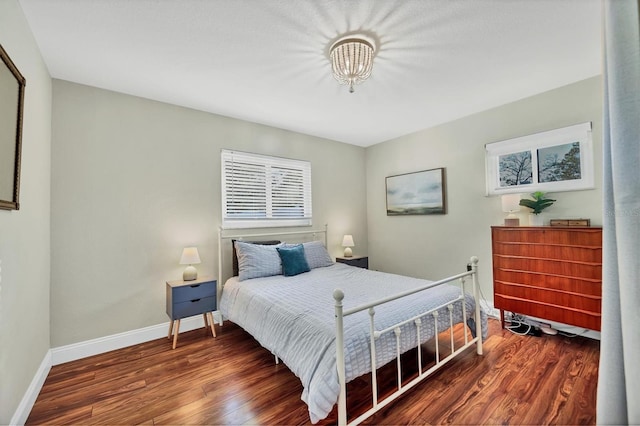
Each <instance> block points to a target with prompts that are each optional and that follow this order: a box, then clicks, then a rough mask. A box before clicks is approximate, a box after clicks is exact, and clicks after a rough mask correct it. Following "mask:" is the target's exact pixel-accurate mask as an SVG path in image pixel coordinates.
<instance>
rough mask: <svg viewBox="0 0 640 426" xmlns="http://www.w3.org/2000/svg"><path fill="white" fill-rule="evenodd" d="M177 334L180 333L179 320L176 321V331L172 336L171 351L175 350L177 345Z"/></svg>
mask: <svg viewBox="0 0 640 426" xmlns="http://www.w3.org/2000/svg"><path fill="white" fill-rule="evenodd" d="M178 333H180V320H177V321H176V330H175V332H174V334H173V349H175V348H176V343H178Z"/></svg>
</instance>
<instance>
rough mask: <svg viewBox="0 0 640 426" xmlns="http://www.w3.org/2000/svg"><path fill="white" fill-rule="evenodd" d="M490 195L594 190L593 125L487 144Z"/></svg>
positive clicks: (587, 124)
mask: <svg viewBox="0 0 640 426" xmlns="http://www.w3.org/2000/svg"><path fill="white" fill-rule="evenodd" d="M485 158H486V173H487V180H486V182H487V195H496V194H507V193H516V192H535V191H542V192H559V191H575V190H579V189H591V188H593V187H594V181H593V147H592V142H591V123H590V122H587V123H582V124H576V125H574V126H569V127H563V128H561V129H557V130H550V131H547V132H542V133H536V134H534V135H529V136H523V137H519V138H515V139H509V140H506V141H501V142H495V143H490V144H487V145H485Z"/></svg>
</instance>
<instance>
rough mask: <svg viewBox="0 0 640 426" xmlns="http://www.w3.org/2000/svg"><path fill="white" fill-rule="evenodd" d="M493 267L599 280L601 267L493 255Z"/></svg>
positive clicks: (584, 263)
mask: <svg viewBox="0 0 640 426" xmlns="http://www.w3.org/2000/svg"><path fill="white" fill-rule="evenodd" d="M494 265H495V266H496V268H501V269H508V270H514V271H526V272H530V273H544V274H550V275H559V276H565V277H573V278H593V279H599V278H600V277H602V265H601V264H600V263H589V262H575V261H565V260H559V259H558V260H551V259H534V258H528V257H517V256H501V255H494Z"/></svg>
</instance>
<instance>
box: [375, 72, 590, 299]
mask: <svg viewBox="0 0 640 426" xmlns="http://www.w3.org/2000/svg"><path fill="white" fill-rule="evenodd" d="M601 84H602V79H601V77H594V78H591V79H588V80H584V81H581V82H578V83H575V84H572V85H569V86H566V87H562V88H558V89H556V90H552V91H549V92H546V93H542V94H540V95H537V96H533V97H530V98H527V99H523V100H520V101H518V102H514V103H511V104H507V105H504V106H501V107H498V108H494V109H491V110H488V111H484V112H481V113H478V114H475V115H472V116H469V117H465V118H462V119H459V120H456V121H453V122H450V123H446V124H443V125H440V126H437V127H434V128H431V129H427V130H423V131H420V132H417V133H413V134H411V135H407V136H404V137H400V138H397V139H394V140H392V141H388V142H384V143H381V144H378V145H375V146H372V147H369V148H367V150H366V154H367V161H366V169H367V218H368V223H369V225H368V238H369V241H368V243H369V255H370V259H369V260H370V265H371V267H372V268H374V269H380V270H384V271H388V272H395V273H401V274H406V275H411V276H417V277H423V278H431V279H438V278H443V277H445V276H448V275H452V274H454V273H457V272H459V271H462V270H463V268H464V265H465V264H466V263H467V262H468V259H469V257H470V256H472V255H475V256H478V257H479V258H480V264H479V268H480V274H479V277H480V281H481V287H482V290H483V293H484V296H485V297H486V298H487V299H488V300H489V302H490V303H491V304H492V303H493V283H492V272H491V268H492V263H491V262H492V260H491V234H490V227H491V226H492V225H501V224H502V223H503V219H504V216H505V214H504V213H502V209H501V203H500V198H499V197H486V196H485V169H484V145H485V144H487V143H491V142H497V141H501V140H505V139H510V138H514V137H518V136H524V135H529V134H533V133H537V132H541V131H545V130H552V129H556V128H560V127H564V126H568V125H572V124H577V123H582V122H586V121H592V122H593V147H594V158H595V182H596V188H595V189H593V190H585V191H574V192H559V193H554V194H550V195H553V197H552V198H556V199H557V202H556V203H555V204H554V205H553V206H551V207H549V208H548V209H547V210H545V215H546V216H547V222H548V218H590V219H591V220H592V225H601V224H602V188H601V181H602V166H601V163H602V90H601ZM438 167H445V168H446V179H447V200H448V213H447V214H446V215H434V216H411V217H406V216H387V215H386V205H385V202H386V201H385V177H386V176H391V175H397V174H402V173H409V172H415V171H419V170H427V169H432V168H438ZM523 210H524V208H523ZM521 216H522V217H521V223H522V224H527V223H528V222H527V220H528V219H527V217H526V215H525V214H524V213H522V214H521Z"/></svg>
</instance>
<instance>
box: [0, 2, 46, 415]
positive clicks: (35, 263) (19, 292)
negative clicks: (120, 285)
mask: <svg viewBox="0 0 640 426" xmlns="http://www.w3.org/2000/svg"><path fill="white" fill-rule="evenodd" d="M0 44H2V46H3V47H4V49H5V50H6V51H7V53H8V54H9V56H10V57H11V59H12V60H13V62H14V63H15V64H16V66H17V67H18V69H19V70H20V72H21V73H22V75H23V76H24V77H25V78H26V80H27V86H26V89H25V105H24V124H23V136H22V176H21V182H20V204H21V207H20V210H18V211H6V210H0V424H8V423H9V422H10V420H11V417H12V416H13V414H14V413H15V411H16V409H17V408H18V405H19V403H20V400H21V399H22V397H23V395H24V394H25V392H26V390H27V388H28V386H29V384H30V383H31V380H32V379H33V378H34V376H35V375H36V372H37V370H38V367H39V366H40V364H41V363H42V360H43V359H44V357H45V355H46V353H47V351H48V350H49V200H50V189H49V188H50V152H51V151H50V145H51V78H50V77H49V73H48V72H47V69H46V67H45V65H44V63H43V61H42V57H41V56H40V53H39V50H38V47H37V45H36V43H35V40H34V39H33V36H32V34H31V30H30V29H29V27H28V26H27V23H26V20H25V17H24V15H23V13H22V10H21V9H20V6H19V5H18V2H17V1H15V0H2V1H0Z"/></svg>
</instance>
